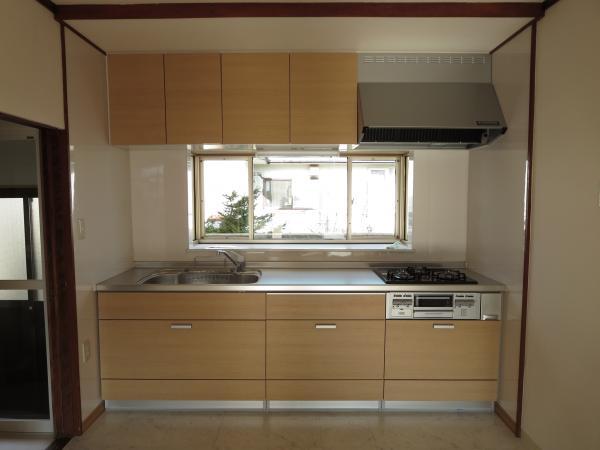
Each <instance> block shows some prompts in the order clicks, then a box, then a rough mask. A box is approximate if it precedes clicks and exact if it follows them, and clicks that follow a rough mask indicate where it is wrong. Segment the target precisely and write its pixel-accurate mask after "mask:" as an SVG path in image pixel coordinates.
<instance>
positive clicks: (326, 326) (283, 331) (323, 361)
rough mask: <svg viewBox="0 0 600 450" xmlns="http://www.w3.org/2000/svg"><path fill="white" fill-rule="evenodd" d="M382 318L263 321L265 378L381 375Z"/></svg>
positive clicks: (383, 330) (330, 377)
mask: <svg viewBox="0 0 600 450" xmlns="http://www.w3.org/2000/svg"><path fill="white" fill-rule="evenodd" d="M384 332H385V321H384V320H338V321H327V322H321V321H319V322H315V321H310V320H269V321H267V378H269V379H283V380H286V379H287V380H289V379H295V380H302V379H325V380H326V379H330V380H341V379H359V380H360V379H364V380H368V379H381V378H382V377H383V345H384Z"/></svg>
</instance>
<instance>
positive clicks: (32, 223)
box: [0, 188, 42, 300]
mask: <svg viewBox="0 0 600 450" xmlns="http://www.w3.org/2000/svg"><path fill="white" fill-rule="evenodd" d="M34 191H35V189H20V188H4V189H0V280H32V279H41V276H42V267H41V242H40V222H39V204H38V199H37V193H35V192H34ZM36 295H37V294H36V292H35V291H22V290H19V291H15V290H6V289H3V290H0V300H27V299H28V298H31V299H35V298H36Z"/></svg>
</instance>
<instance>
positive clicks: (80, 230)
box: [77, 219, 85, 240]
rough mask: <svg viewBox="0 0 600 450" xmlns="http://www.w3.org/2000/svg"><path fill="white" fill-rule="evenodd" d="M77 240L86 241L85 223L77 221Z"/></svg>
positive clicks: (80, 220) (81, 220)
mask: <svg viewBox="0 0 600 450" xmlns="http://www.w3.org/2000/svg"><path fill="white" fill-rule="evenodd" d="M77 239H79V240H82V239H85V221H84V220H83V219H77Z"/></svg>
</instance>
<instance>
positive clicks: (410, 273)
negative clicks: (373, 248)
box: [374, 266, 477, 284]
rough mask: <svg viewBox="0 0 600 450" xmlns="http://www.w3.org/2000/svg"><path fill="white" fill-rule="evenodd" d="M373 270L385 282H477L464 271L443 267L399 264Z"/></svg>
mask: <svg viewBox="0 0 600 450" xmlns="http://www.w3.org/2000/svg"><path fill="white" fill-rule="evenodd" d="M374 272H375V273H376V274H377V275H378V276H379V278H381V279H382V280H383V281H384V282H385V283H386V284H477V281H475V280H474V279H472V278H469V277H467V275H466V274H465V273H464V272H461V271H460V270H457V269H450V268H445V267H427V266H400V267H393V268H385V269H374Z"/></svg>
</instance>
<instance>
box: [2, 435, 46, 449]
mask: <svg viewBox="0 0 600 450" xmlns="http://www.w3.org/2000/svg"><path fill="white" fill-rule="evenodd" d="M53 440H54V438H53V437H52V436H51V435H48V434H34V433H0V450H46V448H47V447H48V446H49V445H50V444H52V441H53Z"/></svg>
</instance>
